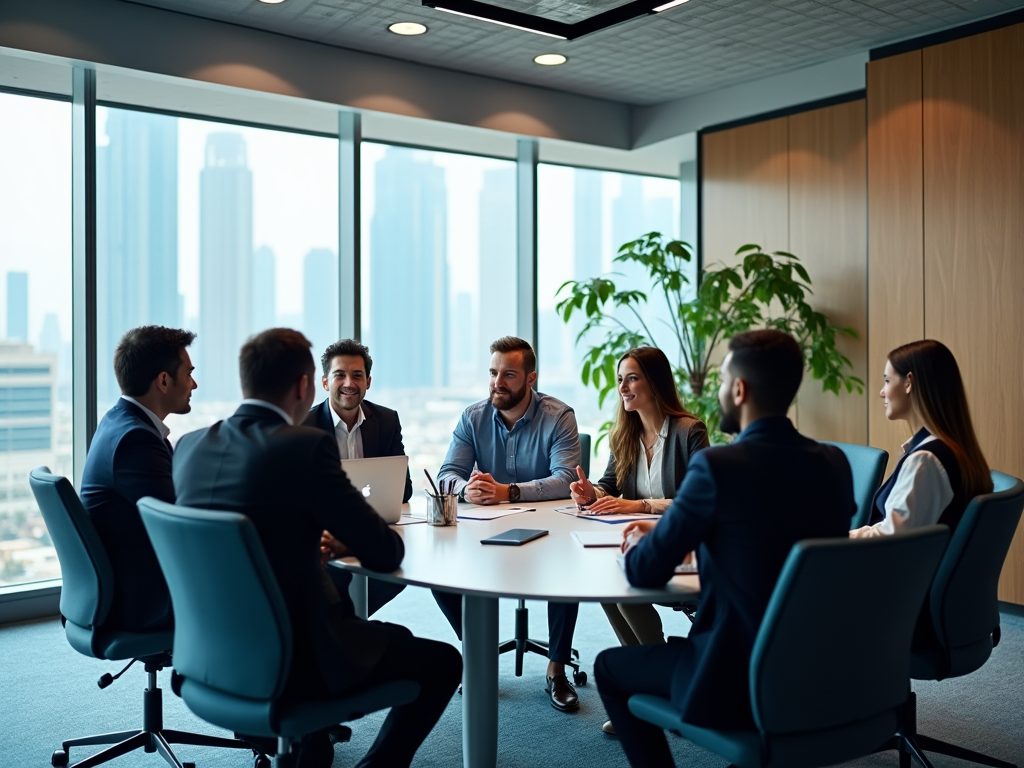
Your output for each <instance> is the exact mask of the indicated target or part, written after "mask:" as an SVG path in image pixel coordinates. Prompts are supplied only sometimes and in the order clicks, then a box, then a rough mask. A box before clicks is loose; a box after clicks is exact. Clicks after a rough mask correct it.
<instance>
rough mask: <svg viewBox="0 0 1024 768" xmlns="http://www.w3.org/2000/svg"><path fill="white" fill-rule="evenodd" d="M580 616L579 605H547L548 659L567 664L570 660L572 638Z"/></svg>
mask: <svg viewBox="0 0 1024 768" xmlns="http://www.w3.org/2000/svg"><path fill="white" fill-rule="evenodd" d="M579 615H580V604H579V603H548V659H549V660H550V661H554V662H556V663H558V664H568V663H569V661H571V659H572V636H573V633H574V632H575V631H576V619H577V618H578V617H579Z"/></svg>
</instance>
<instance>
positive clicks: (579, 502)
mask: <svg viewBox="0 0 1024 768" xmlns="http://www.w3.org/2000/svg"><path fill="white" fill-rule="evenodd" d="M576 474H577V475H578V476H579V478H580V479H579V480H575V481H573V482H571V483H569V495H570V496H572V500H573V501H575V502H576V506H577V507H584V506H587V505H588V504H593V503H594V501H595V500H596V499H597V492H596V491H595V490H594V484H593V483H591V482H590V481H589V480H587V473H586V472H584V471H583V467H581V466H579V465H577V466H576Z"/></svg>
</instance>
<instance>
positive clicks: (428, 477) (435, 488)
mask: <svg viewBox="0 0 1024 768" xmlns="http://www.w3.org/2000/svg"><path fill="white" fill-rule="evenodd" d="M423 474H424V475H426V476H427V482H428V483H430V487H431V488H433V489H434V495H435V496H440V495H441V494H439V493H438V492H437V486H436V485H434V478H432V477H431V476H430V472H428V471H427V468H426V467H424V468H423Z"/></svg>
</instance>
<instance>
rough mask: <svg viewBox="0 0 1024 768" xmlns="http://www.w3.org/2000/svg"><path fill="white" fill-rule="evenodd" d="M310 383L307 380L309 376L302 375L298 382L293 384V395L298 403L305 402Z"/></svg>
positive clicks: (306, 374)
mask: <svg viewBox="0 0 1024 768" xmlns="http://www.w3.org/2000/svg"><path fill="white" fill-rule="evenodd" d="M311 386H312V383H311V382H310V380H309V374H308V373H304V374H302V376H301V377H299V380H298V381H296V382H295V395H296V398H297V399H298V400H299V401H302V400H305V399H306V395H307V394H309V388H310V387H311Z"/></svg>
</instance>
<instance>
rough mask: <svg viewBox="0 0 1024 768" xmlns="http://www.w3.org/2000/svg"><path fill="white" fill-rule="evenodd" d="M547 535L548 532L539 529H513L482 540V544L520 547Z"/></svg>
mask: <svg viewBox="0 0 1024 768" xmlns="http://www.w3.org/2000/svg"><path fill="white" fill-rule="evenodd" d="M547 535H548V532H547V531H542V530H540V529H539V528H513V529H512V530H510V531H505V532H504V533H499V534H498V535H497V536H491V538H489V539H480V543H481V544H503V545H505V546H509V547H518V546H519V545H520V544H525V543H526V542H528V541H533V540H534V539H539V538H540V537H541V536H547Z"/></svg>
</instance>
